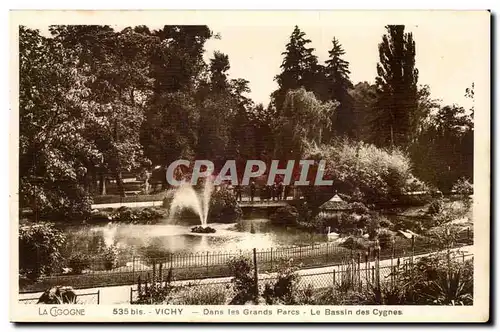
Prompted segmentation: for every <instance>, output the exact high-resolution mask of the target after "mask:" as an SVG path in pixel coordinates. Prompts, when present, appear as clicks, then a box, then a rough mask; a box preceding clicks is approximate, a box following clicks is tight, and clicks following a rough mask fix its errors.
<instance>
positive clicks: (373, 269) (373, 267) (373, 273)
mask: <svg viewBox="0 0 500 332" xmlns="http://www.w3.org/2000/svg"><path fill="white" fill-rule="evenodd" d="M374 281H375V266H372V282H374Z"/></svg>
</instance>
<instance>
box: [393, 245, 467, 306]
mask: <svg viewBox="0 0 500 332" xmlns="http://www.w3.org/2000/svg"><path fill="white" fill-rule="evenodd" d="M473 271H474V268H473V262H472V260H469V261H466V262H462V261H460V260H458V261H457V260H455V259H453V258H448V257H447V255H446V254H442V253H439V254H434V255H431V256H425V257H422V258H421V259H419V260H418V261H417V262H416V264H414V265H413V267H412V268H410V269H403V268H401V269H400V271H397V272H396V278H397V281H398V283H401V284H403V285H406V289H407V301H408V302H409V303H412V304H422V305H472V303H473V288H474V287H473V285H474V280H473Z"/></svg>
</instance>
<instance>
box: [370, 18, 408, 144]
mask: <svg viewBox="0 0 500 332" xmlns="http://www.w3.org/2000/svg"><path fill="white" fill-rule="evenodd" d="M386 29H387V34H385V35H384V36H383V37H382V42H381V43H380V44H379V58H380V62H379V63H378V64H377V73H378V76H377V78H376V85H377V94H378V100H377V105H376V112H375V114H373V117H372V121H371V122H372V125H371V129H372V140H373V141H374V142H375V143H377V144H378V145H381V146H401V147H406V146H408V143H410V142H411V141H413V140H414V138H415V135H414V132H412V129H413V128H412V124H415V123H417V122H418V119H417V116H418V114H417V101H418V93H417V81H418V70H417V69H416V68H415V41H414V40H413V35H412V33H405V32H404V30H405V26H404V25H388V26H386Z"/></svg>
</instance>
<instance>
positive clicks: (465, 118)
mask: <svg viewBox="0 0 500 332" xmlns="http://www.w3.org/2000/svg"><path fill="white" fill-rule="evenodd" d="M17 14H18V16H17V18H18V19H17V20H13V23H12V30H13V31H12V32H11V33H12V34H14V35H15V37H13V38H15V42H13V44H15V45H14V46H15V52H16V54H15V58H16V61H18V63H17V64H16V65H17V66H18V70H16V71H15V73H14V74H15V76H16V78H15V82H16V89H17V88H18V91H17V95H16V96H15V100H13V101H12V105H13V106H12V107H13V109H12V110H13V112H14V113H13V114H15V117H16V118H15V119H14V120H13V121H14V122H15V125H16V126H18V128H17V129H14V132H13V135H15V136H14V137H15V139H14V140H13V142H12V144H13V145H14V146H15V147H14V149H15V150H16V151H18V155H17V157H16V160H15V161H12V162H15V173H11V174H10V177H11V178H13V180H12V181H14V182H15V183H16V185H15V187H14V188H12V190H11V191H12V193H13V195H11V202H10V204H11V220H10V222H11V227H13V228H15V229H14V230H12V232H11V242H12V243H11V248H12V251H14V252H16V253H17V256H15V257H13V260H14V262H12V263H11V275H14V278H13V281H12V285H11V288H12V289H14V291H12V292H11V296H14V297H15V298H12V299H11V300H12V301H13V302H15V303H14V304H13V311H14V312H13V316H14V317H16V319H21V317H22V316H23V313H22V312H23V310H25V309H23V308H35V309H33V310H34V311H32V312H31V313H30V314H29V317H31V318H27V319H34V320H44V319H46V320H48V321H53V320H54V321H57V319H62V320H64V319H67V320H70V319H77V320H78V319H80V318H81V319H87V318H89V319H91V317H89V315H93V314H89V313H88V312H89V311H88V310H90V309H86V308H96V309H95V310H96V311H95V312H99V310H100V311H101V316H98V317H97V316H95V317H94V318H93V320H94V321H104V320H105V318H103V317H104V316H103V315H108V316H109V319H111V320H117V321H119V320H120V319H136V320H138V321H165V322H168V321H172V319H174V320H177V321H214V322H215V321H218V322H221V321H225V319H228V320H230V321H239V320H241V321H254V322H258V321H267V320H270V319H272V320H274V321H281V322H287V321H292V320H293V321H300V320H304V321H314V317H313V316H315V315H317V316H321V321H323V322H325V321H336V320H339V319H343V320H353V321H356V320H361V319H371V320H378V321H383V320H384V319H387V320H388V321H390V320H398V321H405V320H413V319H415V317H412V318H411V317H410V316H411V315H415V313H417V312H420V311H421V310H423V311H424V312H426V313H428V315H431V313H432V311H433V310H440V309H441V308H446V310H448V309H449V310H451V309H453V310H457V313H456V314H455V315H458V317H457V318H454V319H452V317H453V315H454V314H453V311H446V314H443V317H442V319H448V320H449V321H452V320H457V319H458V320H460V319H464V320H467V321H486V320H488V319H489V317H488V312H489V309H488V289H487V287H488V285H489V276H488V274H489V272H488V271H489V238H490V237H489V204H490V203H489V200H490V197H489V185H490V184H489V181H490V178H489V142H490V134H489V132H490V126H489V116H490V105H489V89H490V86H489V82H490V81H489V75H490V74H489V57H490V54H489V47H490V44H489V43H490V35H489V33H490V13H489V12H487V11H470V12H466V11H462V12H452V11H441V12H426V11H421V12H419V13H415V16H412V12H411V11H407V12H402V13H399V14H398V13H397V12H378V13H377V12H370V11H366V12H356V11H346V12H342V11H337V12H335V11H332V12H328V11H325V12H317V13H316V14H314V13H311V12H309V13H303V15H301V13H300V12H296V13H295V14H294V12H259V13H253V14H251V13H248V15H247V16H245V12H237V13H234V16H231V12H224V13H223V12H219V13H218V15H219V16H217V12H212V13H211V14H207V16H206V17H207V18H206V21H204V19H203V18H204V15H203V14H200V13H199V12H198V15H192V16H191V17H196V19H193V20H189V19H186V20H185V21H184V22H186V23H183V24H178V23H177V22H179V21H182V20H178V19H177V20H176V19H175V17H177V16H176V14H175V13H168V12H165V16H164V17H165V18H164V19H163V18H162V12H157V13H155V15H154V17H153V15H151V20H148V14H147V13H142V14H137V15H138V16H134V18H133V19H132V16H131V14H132V13H128V14H125V13H124V14H123V15H124V16H119V15H118V16H114V17H113V16H112V15H111V14H110V13H108V14H106V13H98V12H94V14H95V15H94V16H92V15H90V14H85V13H84V12H81V13H79V12H78V11H75V12H73V13H72V16H71V15H69V14H67V15H68V16H65V15H66V14H65V13H63V12H59V13H58V12H53V13H45V15H42V14H43V13H40V19H36V17H37V16H36V15H37V14H36V13H35V12H32V13H31V15H33V16H32V18H33V19H27V18H28V17H29V16H26V15H24V16H23V15H22V12H18V13H17ZM97 14H100V15H97ZM167 14H169V15H167ZM106 15H108V16H106ZM125 15H129V16H125ZM178 15H179V14H178ZM184 15H185V17H187V18H189V17H190V15H189V13H188V12H184ZM106 17H109V20H107V19H106ZM126 17H130V19H126ZM217 17H220V19H219V20H218V19H217ZM273 17H275V19H274V18H273ZM49 18H50V19H49ZM72 20H74V24H69V23H68V22H72ZM191 22H192V23H191ZM205 22H206V23H205ZM250 23H251V24H250ZM12 52H14V50H12ZM485 96H486V97H485ZM14 105H15V106H14ZM478 273H479V274H478ZM478 287H482V288H478ZM414 306H417V308H416V309H415V308H414ZM408 307H413V309H412V310H414V311H412V312H413V313H412V314H408V313H405V310H406V309H405V308H408ZM83 308H85V309H83ZM99 308H102V309H99ZM105 308H106V309H105ZM193 308H194V309H193ZM364 308H366V309H364ZM419 308H420V309H419ZM26 310H28V309H26ZM84 310H87V313H85V311H84ZM93 310H94V309H93ZM408 310H410V309H408ZM443 310H444V309H443ZM365 311H366V313H364V312H365ZM459 312H463V313H464V314H463V316H462V318H460V314H458V313H459ZM79 315H81V316H82V317H78V316H79ZM85 315H86V316H85ZM134 315H135V316H134ZM363 315H366V316H369V317H362V316H363ZM131 316H132V317H131ZM33 317H34V318H33ZM96 317H97V318H96ZM228 317H229V318H228ZM301 317H302V318H301ZM429 317H431V316H429ZM318 319H319V318H318ZM421 319H422V320H425V318H421ZM429 319H431V320H432V319H436V320H439V319H440V318H439V317H434V316H432V317H431V318H429Z"/></svg>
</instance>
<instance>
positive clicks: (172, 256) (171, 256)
mask: <svg viewBox="0 0 500 332" xmlns="http://www.w3.org/2000/svg"><path fill="white" fill-rule="evenodd" d="M173 265H174V254H173V253H170V269H173Z"/></svg>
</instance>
